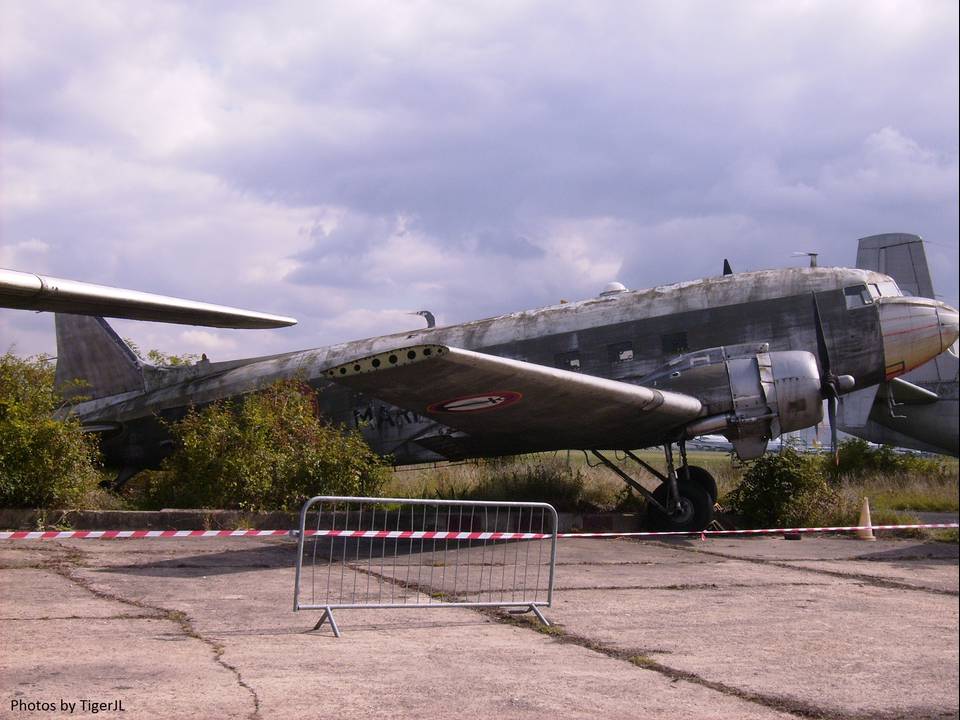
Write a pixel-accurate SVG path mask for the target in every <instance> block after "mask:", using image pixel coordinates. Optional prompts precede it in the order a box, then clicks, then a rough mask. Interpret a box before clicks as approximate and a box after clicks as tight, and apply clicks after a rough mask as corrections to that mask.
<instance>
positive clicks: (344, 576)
mask: <svg viewBox="0 0 960 720" xmlns="http://www.w3.org/2000/svg"><path fill="white" fill-rule="evenodd" d="M298 533H299V547H298V549H297V570H296V580H295V586H294V594H293V609H294V611H298V610H323V614H322V615H321V617H320V620H319V621H318V622H317V624H316V626H315V627H314V629H315V630H316V629H319V628H320V627H321V626H322V625H323V623H324V622H326V621H329V622H330V627H331V629H332V630H333V633H334V635H336V636H337V637H340V630H339V628H338V627H337V623H336V620H335V619H334V617H333V611H334V610H337V609H344V608H441V607H504V608H524V609H525V610H524V611H525V612H532V613H534V614H535V615H536V616H537V618H539V620H540V621H541V622H542V623H544V624H545V625H549V624H550V623H549V622H547V619H546V618H545V617H544V616H543V614H542V613H541V612H540V609H539V608H540V607H550V605H551V604H552V602H553V580H554V570H555V567H556V558H557V512H556V510H554V509H553V507H552V506H550V505H548V504H546V503H518V502H479V501H465V500H413V499H404V498H358V497H331V496H323V497H315V498H311V499H310V500H308V501H307V502H306V503H305V504H304V506H303V508H302V509H301V510H300V528H299V531H298ZM305 563H306V566H305Z"/></svg>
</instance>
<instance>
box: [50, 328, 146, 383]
mask: <svg viewBox="0 0 960 720" xmlns="http://www.w3.org/2000/svg"><path fill="white" fill-rule="evenodd" d="M55 322H56V328H57V373H56V386H57V389H58V390H60V392H61V393H62V394H63V395H64V396H65V397H67V398H72V397H77V396H82V397H84V398H86V399H89V400H93V399H96V398H101V397H106V396H108V395H116V394H118V393H122V392H129V391H131V390H140V391H142V390H143V389H144V379H143V364H142V363H141V362H140V360H139V359H138V358H137V356H136V354H135V353H134V352H133V350H131V349H130V347H129V346H128V345H127V344H126V343H125V342H124V341H123V340H122V339H121V338H120V336H119V335H117V333H116V332H114V330H113V328H112V327H110V326H109V325H108V324H107V323H106V321H105V320H104V319H103V318H101V317H92V316H85V315H65V314H62V313H57V314H56V315H55ZM77 381H79V382H77Z"/></svg>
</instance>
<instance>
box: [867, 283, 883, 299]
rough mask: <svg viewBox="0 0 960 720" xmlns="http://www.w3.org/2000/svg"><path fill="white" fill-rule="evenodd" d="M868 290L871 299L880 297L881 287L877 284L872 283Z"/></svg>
mask: <svg viewBox="0 0 960 720" xmlns="http://www.w3.org/2000/svg"><path fill="white" fill-rule="evenodd" d="M867 290H869V291H870V297H872V298H873V299H874V300H876V299H877V298H879V297H880V287H879V286H878V285H877V284H876V283H870V284H869V285H867Z"/></svg>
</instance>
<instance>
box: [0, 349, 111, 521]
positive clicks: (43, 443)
mask: <svg viewBox="0 0 960 720" xmlns="http://www.w3.org/2000/svg"><path fill="white" fill-rule="evenodd" d="M53 375H54V364H53V362H52V361H51V360H50V359H49V358H47V357H45V356H42V355H41V356H36V357H31V358H25V359H24V358H18V357H16V356H15V355H13V354H12V353H9V352H8V353H6V354H5V355H3V356H2V357H0V506H5V507H36V508H52V507H58V508H62V507H70V506H75V505H76V504H77V503H79V502H80V501H81V500H82V499H83V498H84V497H85V496H86V495H88V494H89V493H91V492H93V491H95V490H96V487H97V484H98V482H99V480H100V476H99V473H98V471H97V467H98V465H99V453H98V451H97V447H96V444H95V441H94V440H93V439H92V438H91V437H89V436H87V435H85V434H84V433H83V431H82V430H81V427H80V423H79V421H78V420H76V419H75V418H67V419H66V420H57V419H55V418H54V417H52V413H53V412H54V411H55V410H57V409H58V408H59V407H60V406H61V405H62V404H63V399H62V398H61V396H60V395H59V394H58V393H57V392H56V391H55V390H54V386H53Z"/></svg>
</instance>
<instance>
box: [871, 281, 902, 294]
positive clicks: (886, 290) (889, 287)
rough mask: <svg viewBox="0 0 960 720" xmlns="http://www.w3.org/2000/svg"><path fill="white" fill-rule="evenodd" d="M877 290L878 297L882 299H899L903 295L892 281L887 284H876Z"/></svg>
mask: <svg viewBox="0 0 960 720" xmlns="http://www.w3.org/2000/svg"><path fill="white" fill-rule="evenodd" d="M877 288H878V289H879V290H880V295H882V296H883V297H900V296H901V295H903V293H902V292H901V291H900V287H899V286H898V285H897V284H896V283H895V282H893V281H892V280H890V281H888V282H881V283H877Z"/></svg>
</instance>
